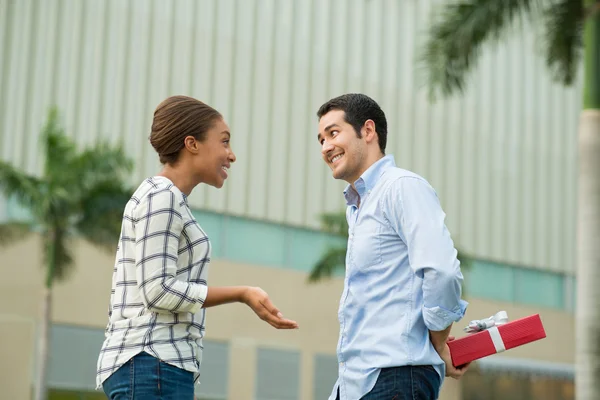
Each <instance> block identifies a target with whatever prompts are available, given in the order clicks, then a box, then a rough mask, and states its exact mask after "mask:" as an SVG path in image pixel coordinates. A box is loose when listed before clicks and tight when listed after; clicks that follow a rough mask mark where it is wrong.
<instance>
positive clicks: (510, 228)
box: [503, 37, 526, 262]
mask: <svg viewBox="0 0 600 400" xmlns="http://www.w3.org/2000/svg"><path fill="white" fill-rule="evenodd" d="M509 48H510V51H509V53H508V56H509V57H510V65H509V66H508V77H509V81H508V82H509V84H510V89H509V94H508V99H507V100H508V102H509V104H510V107H509V109H508V110H507V112H508V116H509V117H508V132H507V141H508V155H507V169H508V176H509V181H508V183H507V187H506V188H505V191H506V199H505V201H506V206H505V207H504V208H503V210H504V213H503V218H504V219H505V220H506V222H505V223H506V232H505V240H506V252H505V258H506V260H507V261H508V262H516V261H517V260H518V259H519V255H520V254H519V252H520V240H521V239H520V232H521V230H522V227H521V221H522V218H521V215H522V211H521V209H520V202H519V193H520V187H521V180H522V179H523V171H522V165H523V159H522V156H521V154H522V148H521V142H522V137H523V135H522V132H523V126H524V124H523V119H524V118H523V116H524V109H523V104H524V93H523V91H524V90H525V86H526V85H525V76H524V69H523V57H522V54H524V53H525V51H526V49H525V43H523V41H522V40H520V37H519V38H516V39H515V40H513V41H512V43H511V46H510V47H509Z"/></svg>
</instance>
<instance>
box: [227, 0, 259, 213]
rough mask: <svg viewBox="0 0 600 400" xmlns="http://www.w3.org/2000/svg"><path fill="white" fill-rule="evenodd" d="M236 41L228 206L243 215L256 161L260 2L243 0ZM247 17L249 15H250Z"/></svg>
mask: <svg viewBox="0 0 600 400" xmlns="http://www.w3.org/2000/svg"><path fill="white" fill-rule="evenodd" d="M237 9H238V11H237V12H238V14H239V15H240V16H245V17H244V18H238V26H237V28H236V37H235V41H236V43H237V48H236V50H235V52H236V54H237V55H236V59H237V62H236V63H235V65H234V68H235V69H234V71H233V79H234V81H235V94H234V95H233V96H234V97H235V98H234V99H233V106H232V110H231V115H229V116H228V115H225V119H226V120H227V119H229V121H230V127H231V132H232V133H231V146H232V149H233V151H234V153H235V155H236V157H237V160H236V162H235V163H234V164H233V165H232V168H231V170H230V176H229V178H228V180H227V182H226V183H225V184H226V185H227V186H228V189H227V199H226V202H227V210H229V211H230V212H231V213H233V214H237V215H243V214H245V212H246V204H247V202H248V197H247V196H248V195H247V193H248V190H247V186H248V185H250V182H249V180H250V177H249V169H250V168H249V166H250V163H251V162H252V158H251V152H250V144H251V140H252V138H251V135H250V133H251V128H250V123H251V120H252V116H251V111H252V94H253V92H254V90H255V86H254V80H253V79H252V77H253V75H254V56H255V52H254V43H255V40H254V38H255V37H256V29H257V28H256V26H257V18H256V15H257V12H258V5H257V3H256V2H255V1H239V2H238V5H237ZM246 17H247V18H246Z"/></svg>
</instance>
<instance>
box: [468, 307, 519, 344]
mask: <svg viewBox="0 0 600 400" xmlns="http://www.w3.org/2000/svg"><path fill="white" fill-rule="evenodd" d="M506 323H508V314H507V313H506V311H498V312H497V313H496V315H492V316H491V317H489V318H486V319H476V320H473V321H471V322H469V325H468V326H467V327H466V328H465V332H467V333H473V332H481V331H488V332H489V334H490V337H491V338H492V342H493V343H494V348H495V349H496V353H502V352H503V351H505V350H506V346H505V344H504V340H502V336H501V335H500V332H499V331H498V326H499V325H504V324H506Z"/></svg>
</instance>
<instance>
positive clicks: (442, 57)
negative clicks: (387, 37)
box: [419, 0, 538, 98]
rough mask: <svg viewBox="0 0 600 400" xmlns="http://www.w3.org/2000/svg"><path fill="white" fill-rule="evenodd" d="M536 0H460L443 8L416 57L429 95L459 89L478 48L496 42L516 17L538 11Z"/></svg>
mask: <svg viewBox="0 0 600 400" xmlns="http://www.w3.org/2000/svg"><path fill="white" fill-rule="evenodd" d="M537 3H538V1H536V0H502V1H499V0H462V1H460V2H457V3H453V4H449V5H447V6H445V7H444V9H443V12H442V13H441V15H439V16H438V17H439V19H438V20H435V21H434V22H433V23H432V25H431V28H430V29H429V33H428V40H427V43H426V45H425V48H424V52H423V53H422V54H421V55H420V56H419V61H420V63H421V64H422V66H423V69H424V72H425V75H426V80H427V84H428V86H429V94H430V97H431V98H434V97H435V94H436V92H437V91H438V90H439V91H441V92H442V94H443V95H446V96H447V95H450V94H452V93H453V92H454V91H455V90H458V91H462V90H463V89H464V86H465V80H466V76H467V74H468V73H469V72H470V71H471V69H472V68H473V67H474V66H475V65H476V63H477V60H478V59H479V57H480V55H481V47H482V45H483V44H484V43H486V42H487V41H497V40H498V39H499V38H500V37H501V36H502V34H503V33H504V32H505V31H506V30H507V29H508V28H509V27H510V26H511V24H512V23H513V22H514V21H515V19H517V18H519V17H525V16H529V15H531V14H532V13H534V12H535V11H537V10H538V7H537Z"/></svg>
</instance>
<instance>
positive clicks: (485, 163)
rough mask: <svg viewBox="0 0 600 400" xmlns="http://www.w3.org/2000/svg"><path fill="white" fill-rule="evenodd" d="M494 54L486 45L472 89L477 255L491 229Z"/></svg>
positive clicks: (485, 251) (486, 247) (484, 251)
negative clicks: (475, 104)
mask: <svg viewBox="0 0 600 400" xmlns="http://www.w3.org/2000/svg"><path fill="white" fill-rule="evenodd" d="M495 61H496V60H495V57H494V54H493V52H492V51H491V49H489V48H488V51H486V52H485V53H484V55H483V57H482V59H481V63H480V64H479V69H480V71H481V74H480V75H479V79H478V80H477V85H476V87H474V88H473V89H474V90H476V92H477V97H478V107H480V108H479V109H476V113H477V117H476V121H477V122H476V124H477V134H476V142H477V147H476V148H475V151H476V154H477V172H476V176H475V188H474V192H475V198H476V200H475V204H476V208H475V210H474V212H475V218H476V225H475V226H476V241H475V251H476V253H477V254H486V255H487V254H489V237H490V230H491V229H492V227H491V226H490V207H489V203H490V186H491V184H490V169H491V165H490V142H491V129H492V128H493V126H494V125H493V115H491V113H490V111H491V109H492V107H493V105H494V102H493V98H492V96H491V94H492V93H493V91H492V82H493V81H494V72H495V71H494V63H495Z"/></svg>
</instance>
